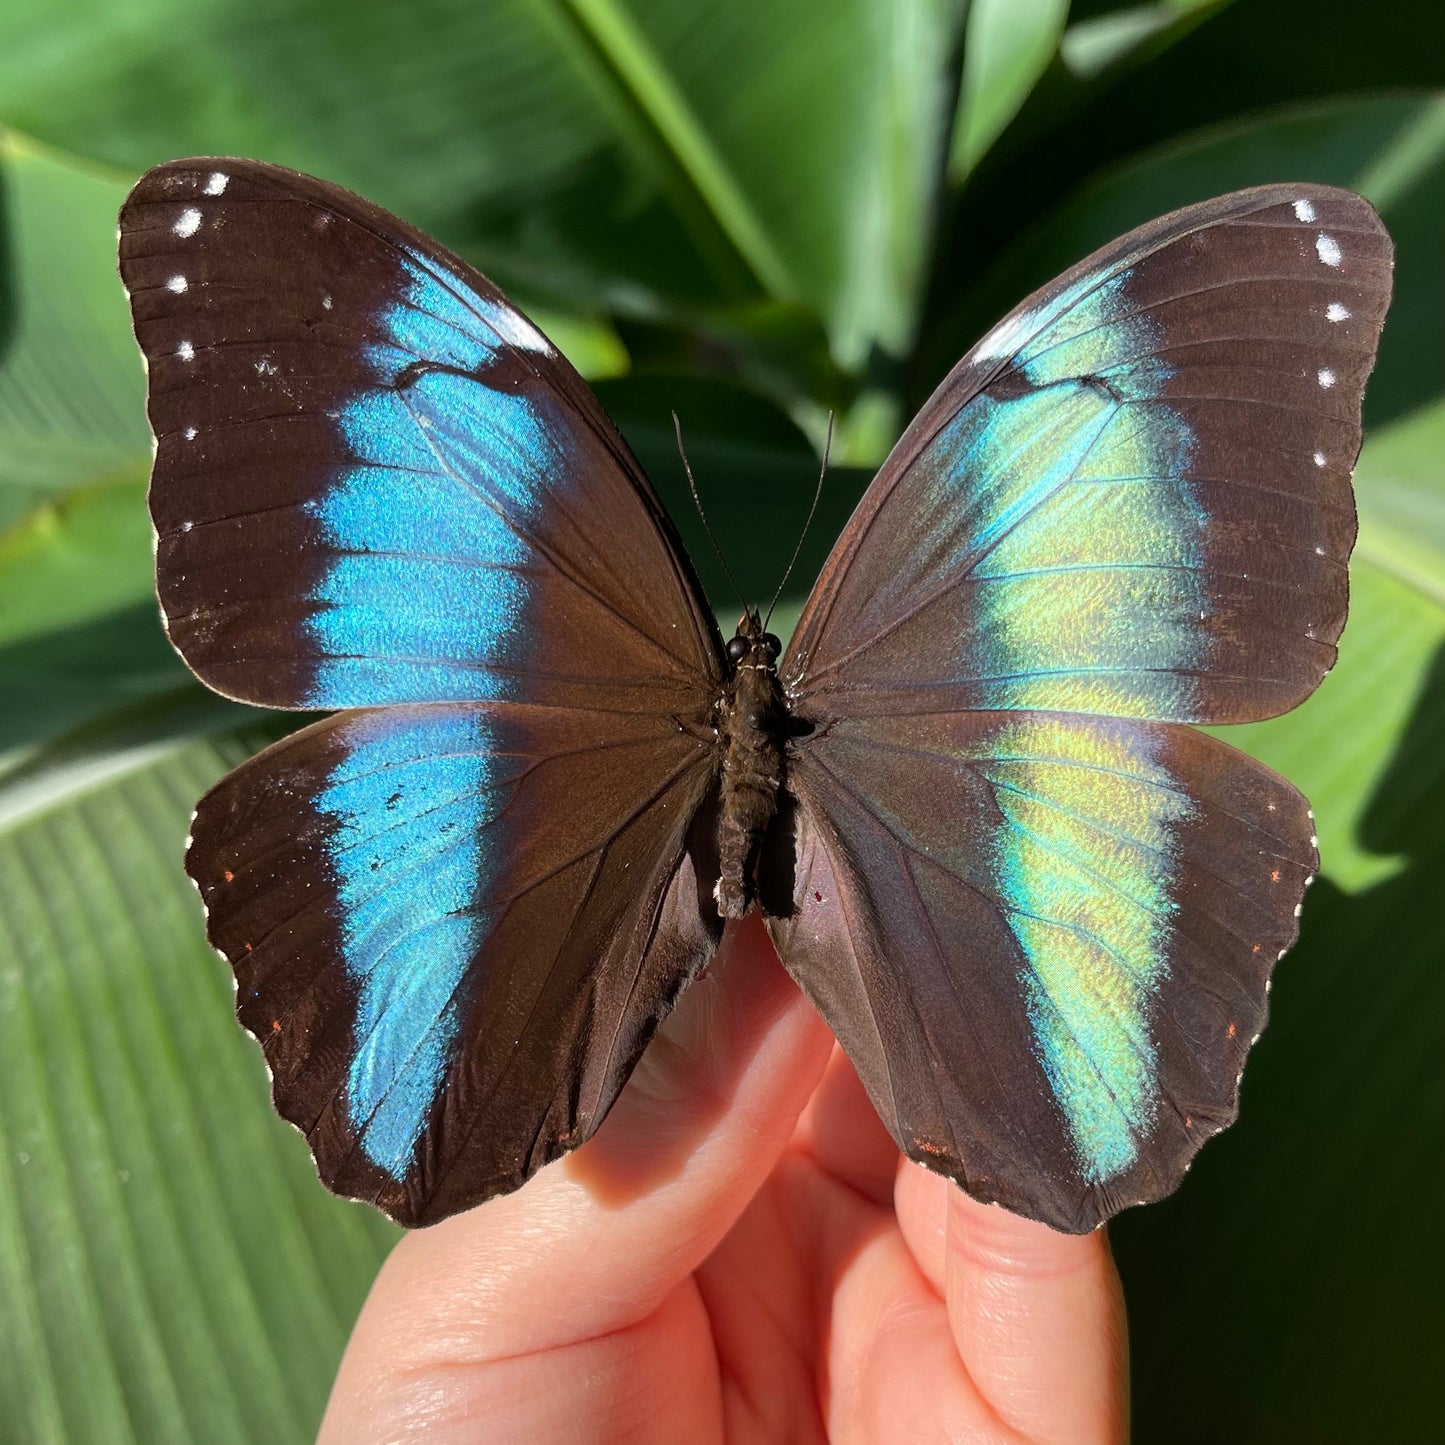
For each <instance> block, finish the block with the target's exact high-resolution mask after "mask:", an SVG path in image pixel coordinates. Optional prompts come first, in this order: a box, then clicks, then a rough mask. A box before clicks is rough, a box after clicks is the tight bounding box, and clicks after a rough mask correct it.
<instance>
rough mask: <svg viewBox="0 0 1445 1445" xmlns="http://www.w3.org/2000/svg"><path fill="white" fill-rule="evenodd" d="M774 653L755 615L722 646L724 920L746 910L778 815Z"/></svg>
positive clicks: (779, 741) (781, 717) (784, 725)
mask: <svg viewBox="0 0 1445 1445" xmlns="http://www.w3.org/2000/svg"><path fill="white" fill-rule="evenodd" d="M778 650H779V649H778V641H777V639H776V638H775V637H774V636H773V635H772V634H771V633H768V632H764V631H763V624H762V621H761V619H760V618H759V617H758V615H757V613H756V612H749V613H747V614H745V615H744V617H743V619H742V621H741V622H740V623H739V624H738V634H737V636H736V637H734V638H733V640H732V642H731V644H729V647H728V659H729V661H731V662H732V663H733V674H732V676H731V677H730V678H729V679H728V681H727V685H726V689H725V691H724V693H723V698H722V707H721V709H720V711H719V718H718V735H719V738H720V740H721V742H722V746H723V775H722V797H721V820H720V823H719V829H718V861H719V869H720V871H719V876H718V882H717V888H716V890H715V896H716V898H717V905H718V912H719V913H721V914H722V916H723V917H724V918H741V917H742V916H743V915H744V914H745V913H746V912H747V911H748V909H749V908H751V907H752V904H753V897H754V888H753V869H754V866H755V865H756V862H757V855H758V848H759V846H760V845H761V843H762V838H763V833H764V832H765V831H766V829H767V826H768V824H769V823H771V822H772V820H773V814H774V813H776V812H777V811H778V792H779V790H780V789H781V787H782V784H783V745H784V740H785V739H786V737H787V731H788V705H787V702H786V700H785V698H784V696H783V688H782V684H781V683H780V682H779V681H778V669H777V659H778Z"/></svg>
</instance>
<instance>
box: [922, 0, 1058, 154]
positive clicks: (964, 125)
mask: <svg viewBox="0 0 1445 1445" xmlns="http://www.w3.org/2000/svg"><path fill="white" fill-rule="evenodd" d="M1068 13H1069V0H973V4H972V5H971V6H970V7H969V12H968V29H967V32H966V38H965V41H964V52H963V86H962V89H961V90H960V92H959V97H958V114H957V116H956V118H955V120H954V130H953V147H952V150H951V153H950V155H949V161H948V169H949V175H950V177H951V178H952V179H953V180H956V181H957V180H962V179H963V177H965V176H966V175H967V174H968V173H969V172H970V171H971V170H973V168H974V167H975V166H976V165H977V164H978V162H979V160H980V158H981V157H982V156H983V154H984V152H985V151H987V150H988V148H989V147H990V146H991V145H992V144H993V143H994V141H996V140H997V139H998V137H999V135H1000V133H1001V132H1002V131H1003V129H1004V127H1005V126H1006V125H1008V123H1009V121H1011V120H1012V119H1013V118H1014V116H1015V115H1017V114H1018V110H1019V107H1020V106H1021V105H1022V104H1023V103H1024V101H1025V100H1026V99H1027V98H1028V94H1029V92H1030V91H1031V90H1032V89H1033V88H1034V86H1035V85H1036V84H1037V83H1038V80H1039V77H1040V76H1042V75H1043V73H1044V71H1045V70H1047V69H1048V66H1049V62H1050V61H1051V60H1053V58H1054V56H1055V55H1057V54H1058V50H1059V39H1060V37H1061V36H1062V35H1063V33H1064V22H1065V20H1066V19H1067V18H1068Z"/></svg>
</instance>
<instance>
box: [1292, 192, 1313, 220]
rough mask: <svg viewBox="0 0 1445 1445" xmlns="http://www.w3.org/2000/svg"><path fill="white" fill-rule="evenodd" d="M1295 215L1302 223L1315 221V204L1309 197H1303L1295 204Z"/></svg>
mask: <svg viewBox="0 0 1445 1445" xmlns="http://www.w3.org/2000/svg"><path fill="white" fill-rule="evenodd" d="M1294 213H1295V215H1296V216H1298V217H1299V219H1300V220H1301V221H1313V220H1314V218H1315V207H1314V202H1313V201H1311V200H1310V199H1309V197H1308V196H1301V197H1300V198H1299V200H1297V201H1296V202H1295V203H1294Z"/></svg>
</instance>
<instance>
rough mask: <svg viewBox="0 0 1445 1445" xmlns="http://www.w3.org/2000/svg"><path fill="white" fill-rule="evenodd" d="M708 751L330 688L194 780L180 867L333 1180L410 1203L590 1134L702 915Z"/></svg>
mask: <svg viewBox="0 0 1445 1445" xmlns="http://www.w3.org/2000/svg"><path fill="white" fill-rule="evenodd" d="M711 777H712V770H711V767H710V762H709V757H708V754H707V751H706V749H705V748H703V747H702V746H701V745H700V744H699V743H698V742H697V740H695V739H693V738H689V737H686V736H684V735H683V734H681V733H679V732H678V730H677V728H676V727H675V726H673V725H672V724H670V723H669V722H667V721H666V720H661V719H656V718H647V717H642V716H636V715H632V716H626V715H621V714H603V713H593V712H576V711H573V710H570V709H559V708H550V707H548V708H537V707H529V706H526V705H523V704H516V703H486V704H480V705H468V706H465V707H460V706H453V705H432V706H426V707H395V708H383V709H379V710H375V711H368V712H357V713H342V714H338V715H337V716H335V717H332V718H328V719H326V720H325V721H323V722H321V723H318V724H315V725H313V726H312V727H309V728H306V729H304V730H303V731H301V732H299V733H296V734H294V735H293V736H291V737H289V738H287V739H285V740H284V741H282V742H280V743H278V744H276V745H275V746H274V747H273V748H271V749H269V750H268V751H266V752H265V753H262V754H261V755H260V756H259V757H256V758H253V759H252V760H251V761H250V762H248V763H246V764H244V765H243V766H242V767H240V768H238V769H237V770H236V771H235V772H234V773H232V774H231V775H230V776H229V777H227V778H226V779H224V780H223V781H222V782H221V783H220V784H218V785H217V786H216V787H215V788H214V789H213V790H212V791H211V792H210V793H209V794H207V796H206V797H205V798H204V799H203V800H202V802H201V805H200V808H199V809H198V811H197V815H196V820H195V824H194V828H193V839H192V842H191V846H190V850H189V852H188V854H187V859H186V866H187V868H188V869H189V871H190V873H191V875H192V877H194V878H195V880H196V882H197V885H198V887H199V888H200V891H201V896H202V899H203V901H204V902H205V904H206V908H207V914H208V921H209V928H210V935H211V939H212V941H213V942H214V943H215V945H216V946H217V948H219V949H220V950H221V951H222V952H223V953H225V955H226V956H227V957H228V958H229V959H231V961H232V963H233V965H234V968H235V973H236V988H237V994H236V1007H237V1012H238V1014H239V1016H240V1019H241V1022H242V1023H243V1024H244V1025H245V1026H246V1028H247V1029H249V1030H250V1031H251V1033H253V1034H254V1035H255V1036H256V1038H257V1039H258V1041H259V1042H260V1044H261V1047H262V1050H263V1051H264V1053H265V1055H266V1060H267V1063H268V1065H269V1067H270V1069H271V1074H272V1091H273V1095H274V1098H275V1101H276V1107H277V1109H278V1110H279V1111H280V1113H281V1114H282V1115H283V1116H284V1117H286V1118H287V1119H289V1120H291V1122H292V1123H294V1124H295V1125H296V1126H297V1127H298V1128H299V1129H300V1130H301V1131H302V1132H303V1133H304V1134H305V1135H306V1137H307V1140H308V1142H309V1143H310V1145H311V1148H312V1152H313V1153H314V1154H315V1156H316V1164H317V1168H318V1170H319V1172H320V1174H321V1177H322V1179H323V1181H324V1182H325V1183H326V1184H327V1185H328V1186H329V1187H330V1188H332V1189H334V1190H336V1191H337V1192H338V1193H340V1194H344V1195H347V1196H349V1197H351V1198H357V1199H365V1200H367V1201H369V1202H371V1203H374V1204H376V1205H378V1206H379V1207H380V1208H382V1209H384V1210H385V1211H386V1213H388V1214H389V1215H390V1216H391V1217H392V1218H393V1219H396V1220H398V1221H399V1222H401V1223H403V1224H426V1223H430V1222H433V1221H435V1220H437V1219H441V1218H445V1217H446V1216H447V1215H448V1214H451V1213H453V1212H455V1211H456V1210H458V1209H462V1208H465V1207H467V1206H469V1205H471V1204H475V1203H477V1202H479V1201H480V1200H483V1199H486V1198H489V1197H490V1196H492V1195H494V1194H500V1193H504V1192H505V1191H507V1190H509V1189H515V1188H516V1187H517V1186H518V1185H520V1184H521V1183H523V1181H524V1180H526V1179H527V1178H528V1176H529V1175H531V1174H532V1173H533V1172H534V1171H535V1170H537V1169H538V1168H540V1167H541V1166H542V1165H543V1164H546V1163H547V1162H548V1161H549V1160H551V1159H554V1158H556V1157H557V1156H558V1155H559V1154H561V1153H562V1152H564V1151H565V1150H568V1149H572V1148H575V1147H576V1146H577V1145H579V1144H581V1143H583V1142H584V1141H585V1140H586V1139H587V1138H588V1137H589V1136H590V1135H591V1134H592V1132H593V1130H594V1129H595V1128H596V1127H597V1125H598V1124H599V1123H600V1122H601V1121H602V1119H603V1117H604V1116H605V1115H606V1112H607V1110H608V1108H609V1106H610V1105H611V1103H612V1100H613V1099H614V1098H615V1096H616V1094H617V1091H618V1090H619V1089H620V1088H621V1087H622V1084H623V1083H624V1082H625V1081H626V1079H627V1076H628V1074H629V1073H630V1072H631V1070H632V1066H633V1064H634V1063H635V1061H636V1059H637V1057H638V1055H639V1054H640V1052H641V1050H642V1048H643V1046H644V1045H645V1044H646V1042H647V1039H648V1038H649V1037H650V1036H651V1034H652V1031H653V1030H654V1029H655V1028H656V1026H657V1023H658V1021H659V1019H660V1018H661V1017H662V1015H663V1014H664V1013H665V1012H666V1010H667V1009H668V1008H669V1007H670V1006H671V1004H672V1001H673V1000H674V998H675V997H676V995H677V993H678V992H679V990H680V989H681V988H682V986H683V984H684V983H685V982H686V981H687V979H688V978H690V977H691V976H692V975H693V974H694V973H695V972H696V971H697V969H698V968H700V967H701V966H702V964H703V963H704V962H705V961H706V959H707V956H708V954H709V953H710V952H711V950H712V946H713V944H714V942H715V941H716V934H717V931H718V925H717V920H716V914H715V913H714V912H713V911H712V908H711V901H710V896H709V892H708V890H709V889H710V887H711V879H710V878H708V877H704V878H703V879H702V880H701V881H699V877H698V870H697V867H696V865H695V864H694V861H693V852H692V851H690V850H689V832H690V829H691V828H692V820H693V818H694V817H695V815H696V814H697V812H698V809H699V805H700V803H701V801H702V799H703V797H704V794H705V793H706V791H707V789H708V787H709V785H710V783H711ZM693 851H699V852H700V854H701V856H706V855H707V852H708V849H707V846H706V840H705V839H704V840H702V845H701V847H700V849H699V850H693ZM674 894H676V897H675V898H674V897H673V895H674Z"/></svg>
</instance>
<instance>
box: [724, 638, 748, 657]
mask: <svg viewBox="0 0 1445 1445" xmlns="http://www.w3.org/2000/svg"><path fill="white" fill-rule="evenodd" d="M747 655H748V640H747V638H746V637H735V638H733V640H732V641H731V642H730V643H728V661H729V662H741V661H742V660H743V658H745V657H746V656H747Z"/></svg>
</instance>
